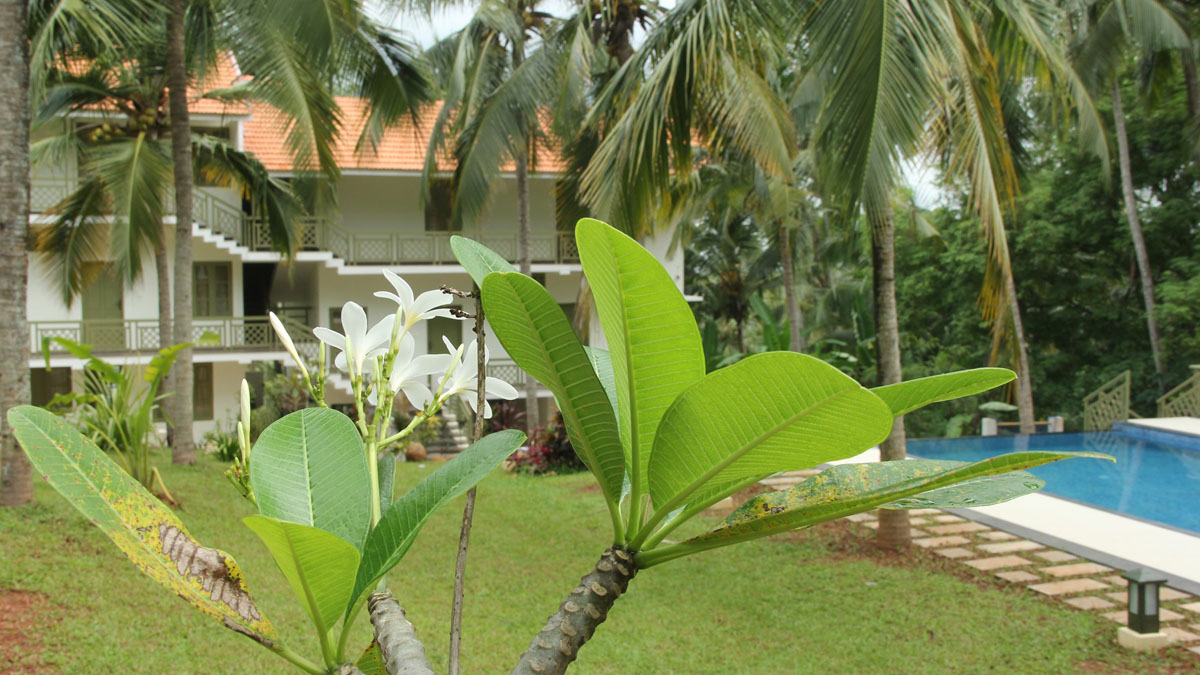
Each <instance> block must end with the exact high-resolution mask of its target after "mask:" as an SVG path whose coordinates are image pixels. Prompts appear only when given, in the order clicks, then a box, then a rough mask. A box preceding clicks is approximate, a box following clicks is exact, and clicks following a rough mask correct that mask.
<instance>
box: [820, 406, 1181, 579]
mask: <svg viewBox="0 0 1200 675" xmlns="http://www.w3.org/2000/svg"><path fill="white" fill-rule="evenodd" d="M1178 420H1185V421H1184V422H1179V421H1178ZM1137 421H1138V422H1154V423H1160V424H1162V425H1163V426H1156V425H1153V424H1146V425H1144V426H1147V427H1149V428H1153V429H1156V430H1165V429H1164V427H1165V426H1169V428H1170V429H1171V431H1172V432H1174V433H1179V432H1178V431H1176V430H1177V429H1183V428H1186V429H1195V430H1196V433H1197V435H1198V436H1200V420H1197V419H1195V418H1190V417H1188V418H1166V419H1160V420H1137ZM1193 425H1194V426H1193ZM1183 433H1188V432H1186V431H1185V432H1183ZM877 461H879V450H878V449H877V448H872V449H871V450H868V451H866V452H864V453H862V454H860V455H857V456H855V457H851V458H849V459H845V460H841V461H838V462H832V463H833V464H849V463H854V464H857V463H862V462H877ZM1197 508H1200V506H1198V507H1197ZM947 512H948V513H952V514H956V515H959V516H961V517H963V518H967V519H970V520H974V521H977V522H980V523H983V524H985V525H988V526H991V527H994V528H996V529H999V530H1003V531H1005V532H1010V533H1012V534H1015V535H1018V536H1021V537H1024V538H1026V539H1029V540H1031V541H1036V542H1039V543H1041V544H1045V545H1047V546H1052V547H1054V548H1057V549H1060V550H1063V551H1069V552H1070V553H1072V554H1074V555H1077V556H1079V557H1081V558H1087V559H1088V560H1092V561H1094V562H1098V563H1101V564H1104V565H1107V566H1109V567H1113V568H1117V569H1121V570H1128V569H1132V568H1135V567H1148V568H1151V569H1154V570H1157V571H1159V572H1162V573H1163V574H1164V575H1165V576H1166V577H1167V579H1168V583H1169V584H1170V585H1171V586H1172V587H1174V588H1177V589H1179V590H1182V591H1187V592H1189V593H1194V594H1198V595H1200V536H1197V535H1195V534H1192V533H1189V532H1186V531H1184V530H1180V529H1175V528H1171V527H1165V526H1162V525H1158V524H1156V523H1152V522H1150V521H1147V520H1142V519H1139V518H1131V517H1128V516H1125V515H1121V514H1117V513H1113V512H1111V511H1107V510H1105V509H1099V508H1095V507H1092V506H1088V505H1085V504H1082V503H1079V502H1076V501H1073V500H1070V499H1064V498H1062V497H1055V496H1052V495H1047V494H1031V495H1026V496H1024V497H1020V498H1018V499H1014V500H1012V501H1009V502H1005V503H1003V504H996V505H994V506H985V507H980V508H974V509H947Z"/></svg>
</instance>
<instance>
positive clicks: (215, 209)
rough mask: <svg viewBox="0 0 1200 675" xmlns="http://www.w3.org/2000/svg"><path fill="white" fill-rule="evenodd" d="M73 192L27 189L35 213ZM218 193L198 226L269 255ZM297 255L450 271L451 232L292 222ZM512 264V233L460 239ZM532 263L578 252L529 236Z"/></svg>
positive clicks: (197, 197)
mask: <svg viewBox="0 0 1200 675" xmlns="http://www.w3.org/2000/svg"><path fill="white" fill-rule="evenodd" d="M74 189H75V181H74V180H73V179H71V178H66V177H64V178H38V179H34V180H33V181H32V184H31V188H30V201H31V204H32V209H33V212H34V213H42V212H44V211H46V210H47V209H50V208H51V207H53V206H54V205H56V204H58V203H59V202H61V201H62V200H63V199H65V198H66V197H67V196H68V195H69V194H70V193H71V191H72V190H74ZM219 189H220V188H203V187H197V188H196V190H195V191H194V192H193V198H192V209H193V213H194V216H195V219H196V222H198V223H200V224H202V225H204V226H205V227H207V228H209V229H210V230H212V231H213V232H215V233H217V234H219V235H221V236H223V237H227V238H229V239H232V240H234V241H236V242H238V243H239V244H240V245H242V246H245V247H246V248H249V249H250V250H252V251H270V250H272V248H271V236H270V233H269V231H268V229H267V226H266V223H264V222H263V221H262V220H261V219H260V218H257V217H254V216H249V215H247V214H245V213H243V212H242V210H241V209H240V208H239V207H238V206H235V205H233V204H230V203H229V202H227V201H225V200H224V199H222V198H221V197H220V196H218V194H217V190H219ZM172 197H173V195H171V194H168V195H166V199H165V200H164V204H163V209H164V212H166V213H173V212H174V210H175V205H174V199H173V198H172ZM296 226H297V230H298V231H297V233H296V234H297V242H298V245H299V247H300V249H301V250H306V251H329V252H331V253H333V254H334V255H335V256H337V257H338V258H340V259H342V260H344V261H346V264H349V265H453V264H457V261H456V260H455V258H454V252H453V251H451V250H450V236H451V235H453V234H455V233H453V232H426V231H410V230H380V231H363V230H357V229H348V228H345V227H342V226H341V225H340V224H338V223H336V222H334V221H333V220H331V219H328V218H318V217H311V216H310V217H303V218H299V219H298V220H297V222H296ZM461 234H462V235H464V236H467V237H470V238H472V239H474V240H476V241H478V242H480V243H481V244H483V245H484V246H487V247H488V248H490V249H492V250H493V251H495V252H497V253H499V254H500V255H502V256H504V258H505V259H506V260H508V261H510V262H513V263H516V262H517V259H518V253H519V251H520V244H519V233H518V232H517V231H516V230H493V229H488V230H475V231H464V232H462V233H461ZM529 255H530V260H531V261H532V262H535V263H557V264H563V263H566V264H575V263H578V262H579V251H578V249H576V247H575V237H574V236H573V235H572V234H570V233H568V232H557V231H554V232H544V231H543V232H533V233H531V234H530V236H529Z"/></svg>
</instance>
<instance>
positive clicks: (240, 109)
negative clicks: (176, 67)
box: [188, 55, 250, 115]
mask: <svg viewBox="0 0 1200 675" xmlns="http://www.w3.org/2000/svg"><path fill="white" fill-rule="evenodd" d="M241 78H242V74H241V73H240V72H238V68H237V64H236V63H234V62H233V57H231V56H229V55H224V56H222V57H221V58H220V59H218V60H217V66H216V68H213V69H211V70H209V71H208V73H207V75H206V76H205V78H204V80H203V81H201V82H199V83H197V84H196V85H194V86H191V87H188V111H189V112H191V113H192V114H193V115H249V114H250V106H249V105H247V104H246V103H245V102H237V103H225V102H224V101H217V100H215V99H211V98H202V96H203V95H204V93H205V92H208V91H212V90H214V89H225V88H226V87H231V86H233V85H234V84H237V82H238V80H240V79H241Z"/></svg>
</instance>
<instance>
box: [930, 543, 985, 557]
mask: <svg viewBox="0 0 1200 675" xmlns="http://www.w3.org/2000/svg"><path fill="white" fill-rule="evenodd" d="M933 552H934V553H936V554H938V555H941V556H945V557H947V558H950V559H951V560H957V559H959V558H970V557H973V556H974V555H975V554H974V553H972V552H970V551H968V550H967V549H965V548H959V547H957V546H951V547H950V548H938V549H934V551H933Z"/></svg>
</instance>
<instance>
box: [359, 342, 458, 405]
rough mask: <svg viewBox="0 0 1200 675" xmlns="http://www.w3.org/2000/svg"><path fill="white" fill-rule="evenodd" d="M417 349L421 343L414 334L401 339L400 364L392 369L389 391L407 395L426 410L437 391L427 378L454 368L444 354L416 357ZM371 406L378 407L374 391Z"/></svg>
mask: <svg viewBox="0 0 1200 675" xmlns="http://www.w3.org/2000/svg"><path fill="white" fill-rule="evenodd" d="M416 350H417V341H416V340H414V339H413V336H411V335H405V336H404V337H402V338H400V344H399V345H398V346H397V348H396V361H395V363H394V364H393V366H392V374H391V376H389V377H388V383H387V388H388V392H389V393H390V394H391V395H392V396H395V395H396V394H398V393H400V392H402V391H403V392H404V397H405V398H407V399H408V402H409V403H410V404H412V406H413V407H414V408H416V409H418V410H424V409H425V407H426V406H428V405H429V403H430V402H432V401H433V392H431V391H429V387H427V386H425V383H424V382H423V380H424V379H425V376H426V375H432V374H434V373H441V372H445V370H446V369H447V368H449V367H450V359H451V357H449V356H446V355H444V354H423V355H421V356H417V357H415V358H414V357H413V353H415V352H416ZM367 400H368V401H369V402H370V403H371V405H378V404H379V399H378V396H377V395H376V392H374V391H373V392H371V395H370V397H368V399H367Z"/></svg>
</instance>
